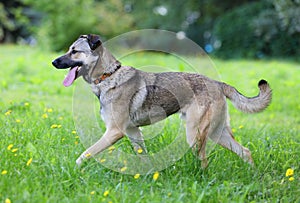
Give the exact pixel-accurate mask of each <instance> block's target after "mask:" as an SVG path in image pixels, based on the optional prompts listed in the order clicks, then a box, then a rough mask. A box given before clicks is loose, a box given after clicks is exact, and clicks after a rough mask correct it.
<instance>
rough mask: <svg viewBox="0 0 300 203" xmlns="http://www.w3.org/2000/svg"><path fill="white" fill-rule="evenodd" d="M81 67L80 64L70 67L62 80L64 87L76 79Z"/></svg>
mask: <svg viewBox="0 0 300 203" xmlns="http://www.w3.org/2000/svg"><path fill="white" fill-rule="evenodd" d="M80 69H81V66H74V67H71V68H70V70H69V72H68V74H67V76H66V77H65V79H64V81H63V85H64V86H65V87H69V86H70V85H72V84H73V82H74V81H75V80H76V79H77V77H78V73H79V71H80Z"/></svg>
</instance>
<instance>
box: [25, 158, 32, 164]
mask: <svg viewBox="0 0 300 203" xmlns="http://www.w3.org/2000/svg"><path fill="white" fill-rule="evenodd" d="M31 162H32V158H30V159H29V160H28V161H27V163H26V166H29V165H30V164H31Z"/></svg>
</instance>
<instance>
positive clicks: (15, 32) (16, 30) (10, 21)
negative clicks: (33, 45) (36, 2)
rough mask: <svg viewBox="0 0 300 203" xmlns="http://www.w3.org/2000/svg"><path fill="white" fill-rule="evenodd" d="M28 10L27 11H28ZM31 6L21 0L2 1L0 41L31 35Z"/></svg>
mask: <svg viewBox="0 0 300 203" xmlns="http://www.w3.org/2000/svg"><path fill="white" fill-rule="evenodd" d="M26 11H27V12H26ZM28 11H30V9H29V8H26V7H24V5H23V4H22V3H21V2H20V1H19V0H15V1H10V0H3V1H1V2H0V43H1V42H16V41H17V40H18V39H19V38H26V37H28V36H29V30H28V29H27V27H28V25H29V18H30V17H32V16H31V15H30V13H29V12H28Z"/></svg>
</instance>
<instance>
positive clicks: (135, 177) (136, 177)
mask: <svg viewBox="0 0 300 203" xmlns="http://www.w3.org/2000/svg"><path fill="white" fill-rule="evenodd" d="M140 176H141V174H139V173H137V174H135V175H134V176H133V177H134V179H138V178H139V177H140Z"/></svg>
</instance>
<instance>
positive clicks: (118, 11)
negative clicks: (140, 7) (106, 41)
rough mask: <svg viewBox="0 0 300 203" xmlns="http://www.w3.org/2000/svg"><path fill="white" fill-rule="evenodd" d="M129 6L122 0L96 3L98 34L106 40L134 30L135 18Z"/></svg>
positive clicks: (95, 12)
mask: <svg viewBox="0 0 300 203" xmlns="http://www.w3.org/2000/svg"><path fill="white" fill-rule="evenodd" d="M128 6H129V5H126V4H125V3H124V2H123V1H122V0H106V1H96V3H95V6H94V15H95V17H96V18H97V24H96V27H95V28H96V29H97V33H99V34H101V36H103V37H104V38H112V37H115V36H116V35H119V34H122V33H124V32H127V31H130V30H132V29H133V27H134V16H133V15H131V14H130V11H131V10H130V8H129V7H128Z"/></svg>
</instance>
